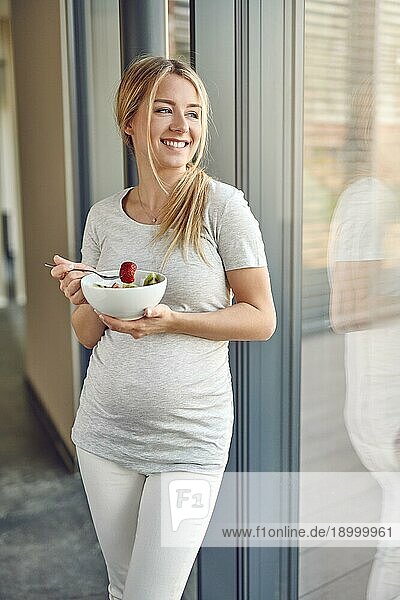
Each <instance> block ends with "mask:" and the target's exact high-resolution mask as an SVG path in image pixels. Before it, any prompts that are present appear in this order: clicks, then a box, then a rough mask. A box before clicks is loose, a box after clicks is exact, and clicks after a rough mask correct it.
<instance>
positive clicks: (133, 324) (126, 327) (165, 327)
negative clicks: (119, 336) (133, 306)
mask: <svg viewBox="0 0 400 600" xmlns="http://www.w3.org/2000/svg"><path fill="white" fill-rule="evenodd" d="M95 313H96V314H97V315H98V317H99V319H100V320H101V321H102V322H103V323H104V325H106V326H107V327H108V328H109V329H111V330H112V331H118V332H119V333H128V334H129V335H131V336H132V337H133V338H135V340H138V339H140V338H142V337H144V336H145V335H151V334H152V333H166V332H172V323H173V317H174V311H172V310H171V309H170V307H169V306H167V305H166V304H157V306H155V307H154V308H146V309H145V311H144V315H143V317H141V318H140V319H136V320H135V321H121V319H116V318H115V317H110V315H103V314H99V313H98V311H97V310H95Z"/></svg>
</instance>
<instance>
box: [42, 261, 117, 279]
mask: <svg viewBox="0 0 400 600" xmlns="http://www.w3.org/2000/svg"><path fill="white" fill-rule="evenodd" d="M44 266H45V267H50V268H51V269H52V268H53V267H57V265H52V264H50V263H44ZM71 271H83V272H84V273H96V275H98V276H99V277H102V278H103V279H119V275H102V274H101V273H98V272H97V271H93V270H92V269H71ZM68 272H69V271H68Z"/></svg>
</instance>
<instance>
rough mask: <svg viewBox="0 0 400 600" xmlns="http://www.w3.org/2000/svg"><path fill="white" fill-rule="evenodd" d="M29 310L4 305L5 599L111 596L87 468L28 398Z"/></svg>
mask: <svg viewBox="0 0 400 600" xmlns="http://www.w3.org/2000/svg"><path fill="white" fill-rule="evenodd" d="M23 336H24V319H23V311H22V310H21V309H19V308H18V307H15V306H14V307H10V308H7V309H1V310H0V340H3V342H2V344H3V347H2V348H1V349H0V378H1V379H0V381H1V402H0V456H1V461H0V565H1V569H0V570H1V576H0V600H39V599H40V600H86V599H90V600H106V598H107V594H106V589H107V574H106V569H105V564H104V560H103V557H102V554H101V551H100V547H99V545H98V543H97V539H96V535H95V532H94V529H93V525H92V522H91V520H90V515H89V509H88V505H87V501H86V496H85V494H84V490H83V487H82V482H81V479H80V475H79V473H75V474H70V473H68V472H67V469H66V467H65V466H64V464H63V462H62V461H61V459H60V458H59V457H58V455H57V453H56V452H55V450H54V448H53V446H52V445H51V443H50V442H49V439H48V436H47V434H46V432H45V431H44V430H43V429H42V426H41V425H40V423H39V422H38V420H37V418H36V417H35V415H34V414H33V411H32V410H31V408H30V405H29V403H28V402H27V400H26V391H25V388H24V382H23Z"/></svg>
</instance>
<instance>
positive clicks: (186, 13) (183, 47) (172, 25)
mask: <svg viewBox="0 0 400 600" xmlns="http://www.w3.org/2000/svg"><path fill="white" fill-rule="evenodd" d="M168 40H169V44H168V47H169V58H175V59H178V60H179V59H182V58H183V59H185V60H186V62H188V63H189V64H190V7H189V0H168Z"/></svg>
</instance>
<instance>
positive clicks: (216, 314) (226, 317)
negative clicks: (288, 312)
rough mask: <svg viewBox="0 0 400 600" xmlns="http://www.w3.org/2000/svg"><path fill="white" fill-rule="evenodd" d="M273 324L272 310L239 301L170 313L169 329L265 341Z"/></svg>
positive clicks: (210, 336) (214, 337)
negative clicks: (212, 308)
mask: <svg viewBox="0 0 400 600" xmlns="http://www.w3.org/2000/svg"><path fill="white" fill-rule="evenodd" d="M275 326H276V321H275V313H273V314H266V313H264V312H262V311H260V310H259V309H258V308H255V307H254V306H252V305H251V304H247V303H245V302H239V303H238V304H234V305H233V306H228V307H227V308H223V309H220V310H216V311H211V312H205V313H191V312H174V313H173V325H172V332H173V333H183V334H186V335H193V336H196V337H201V338H205V339H208V340H216V341H228V340H231V341H245V340H268V339H269V338H270V337H271V336H272V334H273V333H274V331H275Z"/></svg>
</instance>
